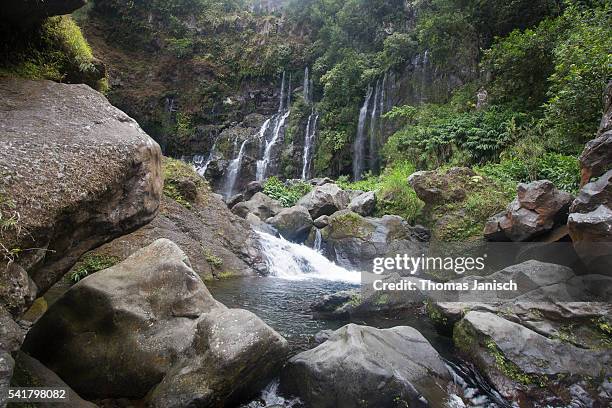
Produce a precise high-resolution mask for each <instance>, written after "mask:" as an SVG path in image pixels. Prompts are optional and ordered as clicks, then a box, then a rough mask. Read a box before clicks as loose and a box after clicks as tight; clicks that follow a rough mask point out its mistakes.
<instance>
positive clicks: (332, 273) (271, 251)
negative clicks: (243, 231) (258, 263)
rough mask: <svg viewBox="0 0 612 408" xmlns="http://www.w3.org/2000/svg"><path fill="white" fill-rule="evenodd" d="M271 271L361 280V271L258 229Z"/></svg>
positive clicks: (297, 277)
mask: <svg viewBox="0 0 612 408" xmlns="http://www.w3.org/2000/svg"><path fill="white" fill-rule="evenodd" d="M257 234H258V235H259V238H260V242H261V246H262V249H263V254H264V257H265V261H266V264H267V265H268V269H269V271H270V275H272V276H276V277H278V278H283V279H288V280H305V279H323V280H329V281H340V282H348V283H354V284H359V283H361V274H360V273H359V272H355V271H349V270H347V269H344V268H342V267H340V266H338V265H336V264H335V263H333V262H331V261H330V260H328V259H327V258H325V257H324V256H323V255H321V254H320V253H318V252H317V251H315V250H314V249H312V248H308V247H307V246H305V245H299V244H294V243H292V242H289V241H287V240H285V239H283V238H276V237H274V236H272V235H270V234H266V233H265V232H257Z"/></svg>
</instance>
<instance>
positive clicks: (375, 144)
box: [369, 79, 382, 171]
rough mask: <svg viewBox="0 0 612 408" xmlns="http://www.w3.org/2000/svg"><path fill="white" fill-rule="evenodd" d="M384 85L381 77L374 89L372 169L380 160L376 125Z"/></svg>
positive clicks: (371, 128) (371, 132) (371, 147)
mask: <svg viewBox="0 0 612 408" xmlns="http://www.w3.org/2000/svg"><path fill="white" fill-rule="evenodd" d="M381 92H382V87H381V84H380V79H379V80H378V81H376V88H375V91H374V101H373V103H372V113H371V115H370V151H369V153H370V154H369V159H370V160H369V162H370V166H369V167H370V170H372V171H375V170H376V167H377V162H378V127H377V126H376V124H377V120H378V117H379V116H380V112H379V110H378V109H379V106H380V101H381V99H382V97H381Z"/></svg>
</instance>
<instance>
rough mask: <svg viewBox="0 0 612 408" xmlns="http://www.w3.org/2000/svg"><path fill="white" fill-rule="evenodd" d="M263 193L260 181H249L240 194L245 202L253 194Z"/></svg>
mask: <svg viewBox="0 0 612 408" xmlns="http://www.w3.org/2000/svg"><path fill="white" fill-rule="evenodd" d="M261 191H263V183H262V182H261V181H251V182H250V183H249V184H247V185H246V188H245V189H244V192H243V193H242V194H243V196H244V199H245V200H250V199H251V198H252V197H253V196H254V195H255V194H257V193H259V192H261Z"/></svg>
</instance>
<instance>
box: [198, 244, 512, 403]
mask: <svg viewBox="0 0 612 408" xmlns="http://www.w3.org/2000/svg"><path fill="white" fill-rule="evenodd" d="M259 234H260V237H261V242H262V246H263V248H264V253H265V255H266V257H267V263H268V267H269V269H270V271H271V276H269V277H244V278H236V279H227V280H220V281H213V282H207V287H208V288H209V290H210V291H211V293H212V295H213V296H214V297H215V299H217V300H218V301H220V302H221V303H223V304H225V305H226V306H228V307H231V308H243V309H247V310H249V311H251V312H253V313H255V314H256V315H257V316H259V317H260V318H261V319H262V320H263V321H264V322H266V323H267V324H268V325H270V326H271V327H272V328H274V329H275V330H276V331H278V332H279V333H280V334H281V335H282V336H284V337H285V338H286V339H287V341H288V342H289V346H290V350H291V355H295V354H297V353H299V352H301V351H304V350H308V349H311V348H313V347H316V344H315V343H314V339H313V338H314V335H315V334H316V333H317V332H319V331H321V330H326V329H332V330H335V329H338V328H340V327H342V326H344V325H346V324H347V323H349V321H328V320H318V319H313V317H312V313H311V311H310V305H311V304H312V303H313V302H314V301H315V300H316V299H318V298H319V297H321V296H323V295H326V294H331V293H334V292H338V291H341V290H347V289H354V288H357V287H358V286H359V283H360V273H359V272H355V271H348V270H346V269H344V268H341V267H339V266H338V265H336V264H334V263H332V262H331V261H329V260H328V259H327V258H325V257H324V256H323V255H321V254H320V253H318V252H317V251H315V250H313V249H311V248H308V247H306V246H304V245H298V244H294V243H291V242H288V241H286V240H284V239H282V238H276V237H273V236H271V235H268V234H264V233H259ZM350 322H352V323H356V324H363V325H368V326H373V327H377V328H390V327H395V326H412V327H414V328H416V329H417V330H419V331H420V332H421V333H422V334H423V336H425V337H426V338H427V340H428V341H429V342H430V343H431V344H432V346H433V347H434V348H435V349H436V350H437V351H438V352H439V353H440V355H441V356H442V357H443V358H444V360H445V361H446V362H447V365H448V368H449V371H450V372H451V374H452V375H453V377H454V383H455V385H456V388H457V389H458V390H460V393H461V394H462V395H463V400H462V399H461V398H459V396H457V395H455V394H452V395H450V398H449V400H448V401H446V402H444V403H440V404H436V405H435V406H441V407H443V406H446V407H452V408H459V407H483V408H484V407H488V408H497V407H499V408H502V407H511V405H510V404H509V403H507V402H506V401H504V400H503V399H502V398H501V396H499V394H498V393H497V392H496V391H495V390H494V389H492V388H491V387H490V386H489V385H488V384H487V383H486V381H485V380H484V379H483V378H482V377H481V376H480V374H479V373H478V372H477V371H475V370H474V369H473V368H471V367H470V366H469V365H468V364H466V363H464V362H462V361H461V360H459V359H458V358H457V357H456V356H455V355H454V350H453V345H452V340H451V339H450V338H448V337H445V336H442V335H440V334H438V333H437V332H436V330H435V328H434V327H433V325H432V324H431V323H430V322H429V320H428V319H423V318H421V317H402V318H391V317H385V316H375V317H368V318H363V319H357V320H352V321H350ZM278 388H279V384H278V380H277V379H276V380H274V381H273V382H272V383H270V384H269V385H268V386H267V387H266V388H265V389H264V390H263V391H262V393H261V395H260V397H259V398H258V399H256V400H255V401H252V402H251V403H249V404H247V405H244V406H243V407H244V408H261V407H272V406H274V407H275V408H276V407H286V408H289V407H295V408H297V407H302V405H301V404H300V401H299V400H297V399H293V398H287V397H284V396H282V395H280V394H279V393H278Z"/></svg>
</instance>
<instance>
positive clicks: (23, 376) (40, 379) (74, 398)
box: [12, 351, 97, 408]
mask: <svg viewBox="0 0 612 408" xmlns="http://www.w3.org/2000/svg"><path fill="white" fill-rule="evenodd" d="M12 383H13V386H14V387H41V386H43V387H48V388H56V389H65V390H66V391H67V395H66V397H67V398H68V400H69V401H70V404H69V406H70V407H71V408H96V407H97V405H95V404H93V403H91V402H88V401H85V400H84V399H82V398H81V397H80V396H79V395H78V394H77V393H76V392H74V390H73V389H72V388H70V387H69V386H68V384H66V383H65V382H64V381H63V380H62V379H61V378H59V377H58V376H57V374H55V373H54V372H53V371H51V370H49V369H48V368H47V367H45V366H44V365H42V364H41V362H40V361H38V360H36V359H35V358H32V357H30V356H28V355H27V354H25V353H23V352H21V351H20V352H18V353H17V354H16V356H15V370H14V374H13V381H12ZM58 405H59V404H58V403H57V402H48V403H45V402H37V403H36V406H37V407H41V408H54V407H57V406H58Z"/></svg>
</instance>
